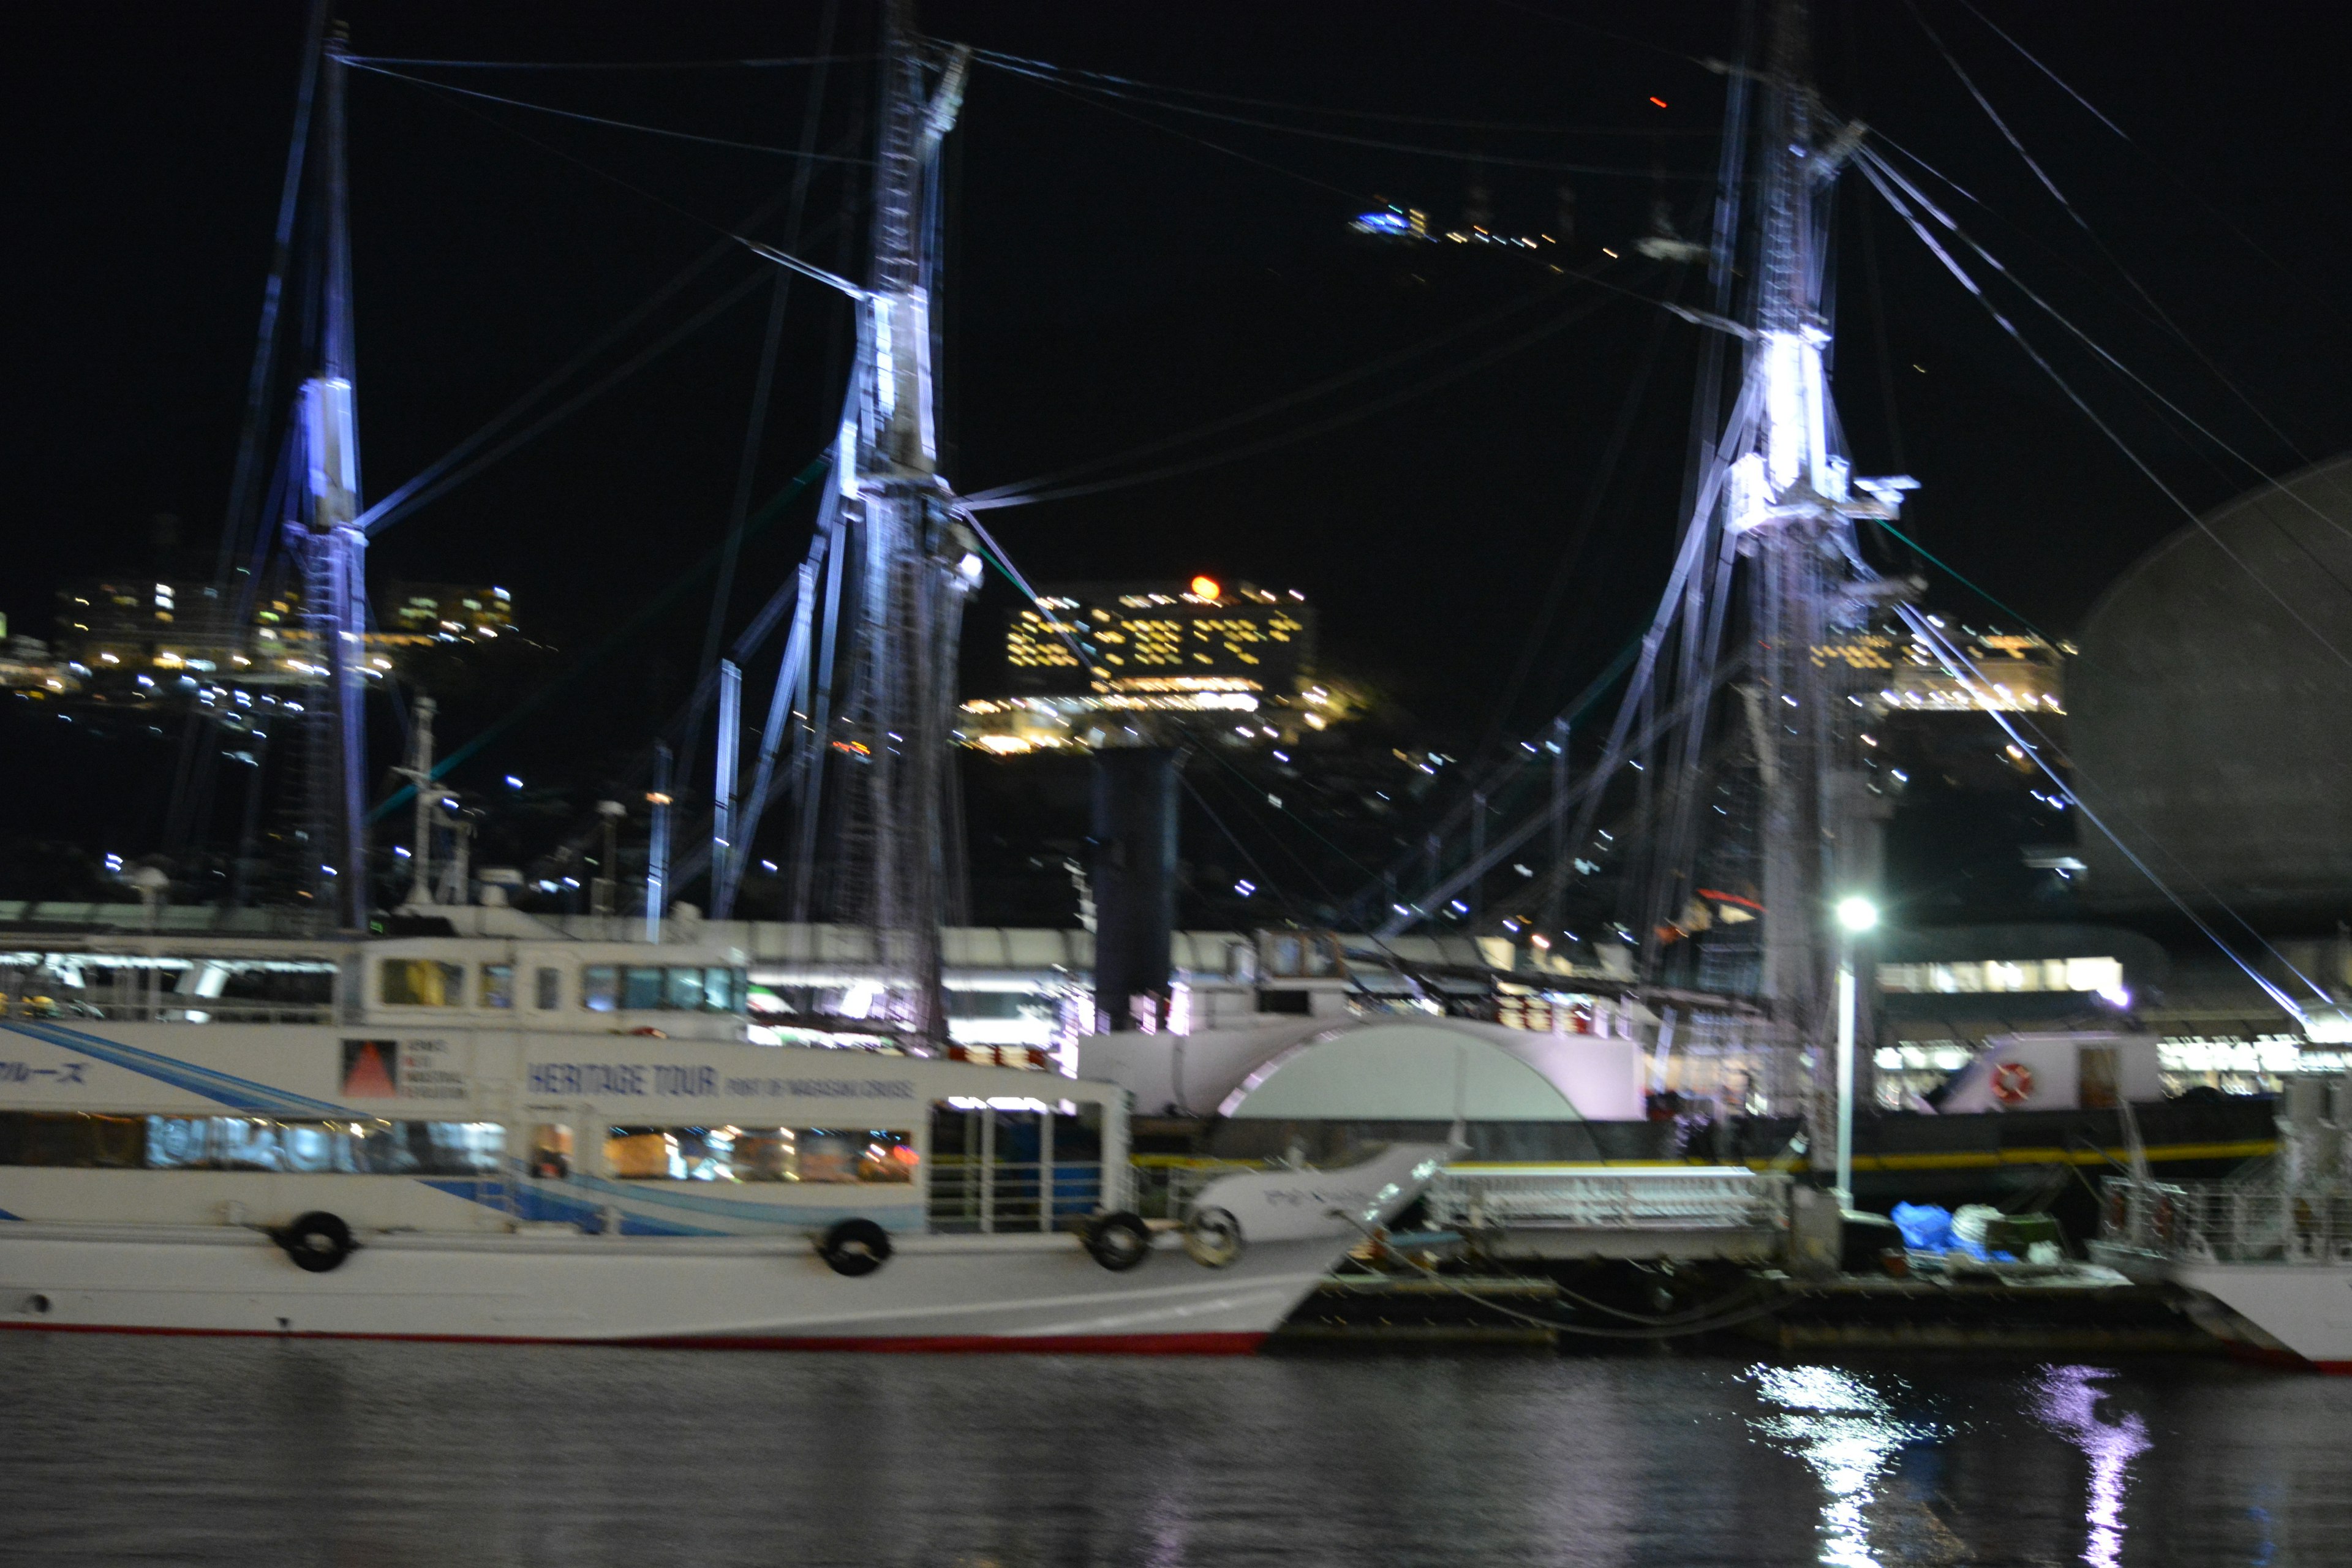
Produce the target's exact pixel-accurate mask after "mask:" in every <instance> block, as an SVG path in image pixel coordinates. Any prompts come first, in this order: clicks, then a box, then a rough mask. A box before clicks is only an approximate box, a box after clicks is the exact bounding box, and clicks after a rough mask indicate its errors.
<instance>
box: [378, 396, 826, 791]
mask: <svg viewBox="0 0 2352 1568" xmlns="http://www.w3.org/2000/svg"><path fill="white" fill-rule="evenodd" d="M832 467H833V447H832V446H831V444H830V443H828V444H827V445H826V446H825V447H824V449H823V450H822V451H820V452H818V453H817V455H816V457H815V458H814V459H812V460H811V461H810V463H809V465H808V467H806V468H803V469H802V470H801V471H800V472H799V473H798V474H796V475H794V476H793V479H792V480H791V482H790V483H788V484H786V485H785V486H784V488H783V489H780V490H778V491H777V492H776V493H775V494H774V495H773V496H772V497H770V498H769V500H768V503H767V504H766V505H765V506H763V507H761V509H760V510H759V511H758V512H756V513H754V514H753V516H752V518H751V521H750V522H749V523H747V524H746V525H745V527H744V536H745V537H746V538H747V539H748V538H751V537H754V536H756V535H758V534H760V533H762V532H764V531H766V530H767V529H768V528H769V526H770V525H772V523H774V522H775V521H776V520H777V519H779V518H781V517H782V515H783V514H784V511H785V510H786V509H787V508H788V507H790V506H791V505H792V503H793V501H794V500H798V499H799V498H800V495H801V492H802V491H803V490H805V489H808V487H809V486H810V485H812V484H814V483H815V482H816V481H817V480H819V479H822V478H823V477H824V473H825V471H826V470H827V469H828V468H832ZM718 559H719V547H718V546H717V545H713V546H711V548H710V549H709V550H707V551H705V552H703V553H702V554H701V556H700V557H698V559H697V560H696V561H695V562H694V563H692V564H690V565H688V567H687V569H686V570H685V571H683V572H681V573H679V574H677V576H676V577H674V578H672V579H671V580H670V581H669V583H668V584H667V586H665V587H664V588H663V589H662V590H661V592H659V593H658V594H656V595H654V596H653V597H652V598H651V599H648V600H646V603H645V604H644V605H640V606H639V607H638V608H637V610H636V613H635V614H634V615H632V616H630V617H629V618H628V619H627V620H625V621H624V622H622V623H621V624H620V625H619V626H615V627H614V628H613V630H612V631H611V632H609V633H607V634H606V635H605V637H604V640H603V641H601V642H599V643H598V644H597V645H596V646H595V647H592V648H590V649H589V650H588V651H587V652H586V653H585V654H583V655H582V656H581V657H580V658H577V659H574V660H573V661H572V663H571V664H570V665H569V666H568V667H567V668H565V669H564V671H563V673H562V675H560V676H558V677H557V678H556V679H553V680H551V681H550V682H548V683H547V684H546V685H544V686H542V687H541V688H539V689H537V690H536V691H534V692H532V693H531V694H530V697H528V698H526V699H525V700H523V701H522V702H521V703H520V704H518V705H517V706H516V707H515V708H513V709H512V710H509V711H508V712H506V713H504V714H501V715H500V716H499V720H498V721H497V722H496V723H494V724H492V725H490V726H489V727H488V729H486V730H484V731H482V732H481V733H480V734H478V735H476V736H475V737H474V738H473V739H472V740H470V741H468V742H466V743H465V744H464V745H462V746H459V747H457V749H456V750H455V751H452V752H449V753H448V754H447V755H446V756H445V757H443V758H441V759H440V760H439V761H438V762H436V763H434V764H433V772H432V773H431V774H430V775H429V777H431V778H433V779H440V778H444V777H446V776H447V775H448V773H449V772H450V770H451V769H453V768H455V767H456V766H457V764H458V763H462V762H465V761H466V760H467V759H468V758H470V757H472V756H473V755H474V754H475V753H476V752H479V751H481V750H482V749H483V748H484V747H486V746H488V744H489V743H490V742H492V741H494V740H496V739H498V737H499V736H500V735H502V734H504V733H505V732H506V731H509V730H511V729H513V728H514V727H515V726H516V725H517V724H519V723H520V722H521V721H523V720H524V719H526V718H528V717H529V716H530V714H532V713H534V712H536V711H538V710H540V709H541V708H543V707H545V706H546V705H547V703H548V702H549V701H550V700H551V699H552V698H553V697H554V696H555V695H556V694H557V693H558V692H560V691H562V690H565V689H568V688H569V687H570V686H571V685H572V683H573V682H574V681H576V680H578V679H580V678H581V677H582V676H583V675H586V674H587V673H589V672H590V671H591V670H593V669H594V668H596V667H597V666H598V665H600V664H602V663H603V662H604V660H605V659H607V658H610V657H612V655H613V653H614V650H615V649H617V648H618V647H621V645H622V644H623V643H625V642H626V641H627V640H628V639H629V638H630V637H635V635H636V634H637V633H638V632H640V631H642V630H643V629H644V628H645V626H646V624H647V623H648V622H650V621H651V620H653V618H654V617H655V616H658V615H660V614H661V613H662V612H663V611H664V610H667V608H669V606H670V605H673V604H675V603H677V599H678V597H679V595H682V594H684V593H685V592H686V590H687V589H688V588H690V587H692V586H693V585H694V584H695V583H697V582H698V581H699V580H700V578H701V576H702V574H704V573H705V572H708V571H709V570H710V569H711V568H712V567H713V566H714V565H716V564H717V563H718ZM415 794H416V784H415V782H414V781H412V782H411V783H408V784H403V785H402V786H401V787H400V788H398V789H396V790H394V792H393V793H392V794H391V795H389V796H387V797H386V798H385V799H384V800H383V802H382V803H381V804H379V805H377V806H376V807H375V809H374V810H373V811H371V812H369V813H368V815H367V819H368V820H369V821H370V822H380V821H382V820H383V818H384V817H386V816H390V815H391V814H392V813H394V812H395V811H397V810H399V809H400V808H401V806H402V805H405V804H406V803H407V802H408V801H409V800H410V799H412V798H413V797H414V796H415Z"/></svg>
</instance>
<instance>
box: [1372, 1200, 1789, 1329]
mask: <svg viewBox="0 0 2352 1568" xmlns="http://www.w3.org/2000/svg"><path fill="white" fill-rule="evenodd" d="M1330 1212H1331V1213H1332V1214H1333V1215H1338V1216H1339V1218H1341V1219H1344V1220H1346V1221H1347V1222H1348V1223H1349V1224H1350V1225H1352V1226H1355V1227H1356V1228H1357V1229H1358V1230H1360V1231H1362V1232H1363V1233H1364V1235H1365V1237H1367V1238H1368V1239H1370V1240H1372V1241H1375V1242H1377V1241H1380V1240H1381V1236H1380V1235H1379V1234H1378V1233H1377V1232H1375V1231H1374V1230H1373V1229H1371V1227H1370V1226H1366V1225H1364V1224H1363V1223H1362V1222H1361V1221H1360V1220H1358V1219H1357V1218H1356V1217H1355V1216H1354V1215H1350V1214H1349V1213H1348V1212H1347V1211H1346V1210H1344V1209H1333V1210H1331V1211H1330ZM1396 1256H1398V1257H1400V1258H1403V1259H1404V1260H1405V1261H1406V1262H1407V1263H1410V1264H1412V1266H1413V1267H1414V1268H1418V1269H1420V1270H1421V1271H1422V1272H1423V1274H1425V1275H1427V1276H1428V1277H1429V1278H1430V1279H1431V1280H1432V1281H1433V1282H1434V1283H1436V1284H1438V1285H1442V1286H1444V1288H1445V1289H1448V1290H1451V1291H1453V1292H1454V1294H1455V1295H1457V1296H1460V1297H1462V1298H1463V1299H1464V1300H1467V1301H1471V1302H1473V1303H1475V1304H1476V1305H1478V1306H1481V1307H1484V1308H1486V1310H1489V1311H1492V1312H1499V1313H1501V1314H1502V1315H1503V1316H1504V1317H1506V1318H1516V1319H1517V1320H1518V1321H1521V1322H1523V1323H1532V1324H1534V1325H1535V1326H1536V1327H1538V1328H1539V1329H1549V1330H1550V1331H1554V1332H1556V1333H1562V1334H1578V1335H1581V1336H1582V1337H1584V1338H1586V1339H1595V1340H1673V1339H1685V1338H1688V1337H1689V1336H1691V1335H1694V1334H1706V1333H1714V1332H1716V1331H1718V1330H1722V1329H1728V1328H1735V1327H1737V1326H1738V1325H1739V1324H1741V1323H1745V1322H1751V1321H1754V1320H1756V1319H1758V1318H1764V1317H1769V1316H1770V1315H1771V1314H1773V1313H1774V1312H1778V1311H1781V1310H1785V1309H1787V1308H1788V1307H1789V1306H1790V1298H1789V1297H1786V1296H1775V1297H1773V1298H1772V1299H1771V1300H1767V1301H1762V1302H1759V1303H1758V1304H1757V1305H1755V1306H1753V1307H1749V1308H1748V1309H1746V1310H1741V1311H1738V1312H1733V1313H1730V1314H1728V1315H1727V1316H1725V1317H1721V1318H1717V1319H1713V1320H1711V1321H1709V1320H1696V1319H1687V1318H1686V1317H1682V1316H1677V1317H1675V1318H1668V1319H1654V1320H1652V1325H1653V1326H1651V1327H1648V1328H1638V1329H1606V1328H1598V1327H1595V1326H1592V1325H1591V1324H1586V1323H1571V1322H1570V1321H1568V1320H1567V1319H1565V1318H1557V1317H1549V1316H1543V1315H1539V1314H1538V1313H1534V1312H1522V1311H1520V1310H1518V1309H1517V1307H1506V1306H1505V1305H1503V1303H1501V1302H1500V1301H1496V1300H1492V1299H1491V1298H1489V1297H1486V1296H1481V1295H1479V1294H1477V1293H1476V1292H1475V1291H1472V1290H1467V1289H1464V1288H1463V1287H1461V1286H1459V1285H1456V1284H1455V1283H1454V1281H1453V1280H1451V1279H1447V1278H1446V1277H1445V1276H1444V1275H1443V1274H1440V1273H1439V1272H1438V1271H1437V1270H1436V1269H1434V1268H1431V1267H1430V1266H1429V1265H1428V1264H1426V1263H1423V1261H1421V1259H1419V1258H1414V1257H1412V1255H1411V1254H1410V1253H1404V1252H1400V1253H1398V1254H1396ZM1562 1294H1565V1295H1570V1296H1573V1295H1574V1292H1573V1291H1563V1292H1562ZM1578 1299H1579V1300H1582V1298H1578ZM1587 1304H1588V1305H1598V1303H1597V1302H1588V1303H1587ZM1603 1310H1614V1309H1607V1308H1604V1309H1603ZM1618 1315H1619V1316H1620V1317H1624V1316H1630V1315H1631V1314H1627V1313H1619V1314H1618Z"/></svg>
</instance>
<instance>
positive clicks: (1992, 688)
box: [1813, 617, 2074, 716]
mask: <svg viewBox="0 0 2352 1568" xmlns="http://www.w3.org/2000/svg"><path fill="white" fill-rule="evenodd" d="M1930 621H1931V624H1934V625H1936V626H1939V627H1941V626H1943V623H1942V622H1941V621H1940V620H1937V619H1935V618H1934V617H1930ZM1951 629H1957V630H1958V633H1959V636H1958V637H1955V638H1954V639H1953V642H1954V646H1955V647H1957V648H1958V651H1959V653H1960V655H1961V657H1962V658H1963V660H1964V661H1965V662H1966V664H1967V665H1968V667H1969V668H1968V669H1967V670H1966V671H1965V672H1964V673H1961V674H1958V675H1956V674H1954V673H1952V672H1951V671H1950V670H1948V668H1945V666H1944V663H1943V661H1942V660H1941V659H1939V658H1937V657H1936V655H1935V654H1933V653H1932V652H1930V651H1929V650H1928V649H1927V647H1923V646H1922V645H1921V644H1920V643H1919V642H1918V641H1917V639H1916V638H1914V637H1911V636H1910V635H1909V634H1908V633H1907V632H1901V631H1896V632H1893V633H1889V632H1887V631H1884V630H1878V629H1873V630H1869V631H1865V632H1863V633H1860V634H1858V635H1856V636H1853V637H1849V638H1847V639H1846V640H1844V641H1843V642H1836V643H1827V644H1822V645H1821V646H1819V647H1815V648H1814V649H1813V663H1814V664H1815V665H1817V666H1822V667H1824V668H1826V667H1829V666H1832V665H1836V664H1843V665H1844V666H1845V667H1846V668H1849V669H1851V670H1853V671H1854V672H1855V673H1856V674H1857V675H1859V676H1860V677H1861V678H1862V679H1863V682H1864V689H1865V693H1866V696H1867V698H1868V700H1869V701H1870V702H1871V705H1872V706H1873V707H1874V709H1875V710H1877V711H1879V712H1882V713H1887V712H1908V713H2036V714H2045V715H2060V716H2063V714H2064V713H2065V711H2066V701H2065V695H2066V692H2065V657H2066V656H2067V655H2069V654H2071V653H2072V652H2073V651H2074V649H2073V647H2072V645H2070V644H2066V643H2052V642H2049V641H2047V640H2045V639H2044V638H2042V637H2036V636H2034V635H2032V634H2031V633H2018V632H2000V631H1990V630H1985V631H1979V630H1977V629H1975V628H1973V627H1968V626H1961V627H1958V628H1947V630H1948V631H1949V630H1951ZM1873 685H1874V686H1875V687H1876V689H1875V691H1870V690H1869V689H1868V688H1869V687H1871V686H1873Z"/></svg>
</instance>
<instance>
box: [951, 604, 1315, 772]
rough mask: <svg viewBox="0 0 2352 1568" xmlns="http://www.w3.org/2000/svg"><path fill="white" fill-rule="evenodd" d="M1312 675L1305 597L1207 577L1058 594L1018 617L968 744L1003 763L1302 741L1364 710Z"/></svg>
mask: <svg viewBox="0 0 2352 1568" xmlns="http://www.w3.org/2000/svg"><path fill="white" fill-rule="evenodd" d="M1314 665H1315V612H1314V610H1313V609H1312V608H1311V607H1310V606H1309V605H1307V599H1306V595H1304V594H1301V593H1299V592H1298V591H1297V589H1290V590H1287V591H1284V592H1279V593H1277V592H1276V591H1274V590H1271V589H1265V588H1259V587H1255V586H1253V585H1251V584H1246V583H1243V584H1234V586H1232V587H1230V588H1229V587H1226V586H1225V585H1223V584H1220V583H1218V582H1217V581H1216V580H1214V579H1213V578H1210V577H1195V578H1192V580H1191V581H1190V582H1189V583H1184V584H1084V585H1074V586H1068V587H1060V588H1055V589H1052V590H1049V591H1048V592H1046V593H1045V594H1044V595H1042V596H1041V597H1040V598H1039V600H1038V602H1037V604H1036V605H1033V606H1030V607H1027V608H1024V609H1020V610H1016V611H1014V612H1013V615H1012V616H1011V618H1010V620H1009V621H1008V622H1007V624H1006V626H1005V633H1004V666H1005V668H1004V680H1003V695H1001V696H996V697H987V698H976V699H974V700H971V701H968V702H966V703H964V704H963V707H962V709H961V711H960V712H959V714H958V726H957V731H958V738H959V739H960V740H961V742H962V743H963V744H965V745H968V746H972V747H976V748H978V749H980V750H982V751H988V752H996V753H998V754H1000V755H1011V754H1015V753H1019V752H1030V751H1035V750H1041V749H1052V748H1056V747H1065V746H1066V747H1071V748H1075V749H1078V750H1087V751H1091V750H1096V749H1099V748H1101V747H1104V746H1115V745H1133V744H1137V743H1139V740H1143V739H1145V738H1146V737H1149V736H1153V735H1158V734H1160V733H1163V732H1164V731H1168V730H1170V729H1171V728H1181V729H1182V730H1184V731H1186V732H1187V733H1189V734H1193V735H1202V734H1206V735H1219V734H1223V735H1224V736H1226V737H1227V738H1228V739H1231V740H1234V741H1236V742H1241V743H1256V744H1265V743H1269V742H1281V741H1284V740H1286V739H1287V740H1292V741H1295V740H1297V737H1298V732H1299V731H1301V730H1302V729H1304V730H1308V731H1316V730H1322V729H1325V728H1327V727H1328V726H1329V725H1330V724H1333V723H1337V722H1339V721H1340V720H1342V719H1345V718H1347V717H1349V715H1350V714H1351V713H1352V712H1353V711H1355V710H1357V709H1358V708H1359V707H1360V700H1359V699H1358V698H1357V697H1356V696H1355V695H1354V694H1353V693H1352V692H1351V691H1349V689H1346V688H1343V687H1341V686H1339V684H1338V683H1336V682H1331V681H1318V680H1317V679H1315V675H1314Z"/></svg>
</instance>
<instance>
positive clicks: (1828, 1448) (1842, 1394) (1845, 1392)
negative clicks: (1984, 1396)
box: [1748, 1366, 1940, 1568]
mask: <svg viewBox="0 0 2352 1568" xmlns="http://www.w3.org/2000/svg"><path fill="white" fill-rule="evenodd" d="M1748 1381H1750V1382H1751V1383H1753V1384H1755V1385H1756V1392H1757V1393H1758V1394H1760V1395H1761V1396H1762V1397H1763V1398H1765V1399H1766V1400H1768V1401H1769V1402H1770V1403H1771V1404H1774V1405H1779V1406H1780V1411H1779V1412H1776V1413H1774V1414H1772V1415H1762V1416H1750V1417H1749V1418H1748V1425H1749V1426H1753V1427H1754V1428H1755V1429H1756V1430H1757V1431H1758V1432H1759V1433H1761V1434H1762V1435H1763V1436H1766V1437H1769V1438H1771V1439H1772V1440H1774V1441H1775V1442H1778V1443H1782V1444H1785V1445H1787V1446H1788V1447H1789V1448H1790V1450H1791V1451H1792V1452H1794V1453H1795V1454H1796V1456H1797V1457H1798V1458H1801V1459H1802V1460H1804V1461H1805V1463H1806V1464H1807V1465H1808V1466H1810V1467H1811V1468H1812V1471H1813V1474H1814V1475H1815V1476H1816V1477H1818V1478H1819V1479H1820V1480H1821V1483H1822V1492H1823V1493H1825V1494H1826V1495H1825V1496H1824V1498H1823V1500H1822V1525H1821V1542H1822V1546H1821V1561H1822V1562H1823V1563H1829V1564H1832V1565H1833V1568H1879V1564H1878V1559H1877V1558H1875V1557H1874V1556H1872V1555H1871V1552H1870V1523H1869V1520H1868V1518H1867V1516H1866V1512H1865V1510H1866V1509H1867V1507H1868V1505H1869V1503H1870V1501H1871V1499H1872V1496H1873V1494H1874V1491H1875V1489H1876V1486H1877V1482H1878V1479H1879V1478H1880V1477H1881V1476H1883V1475H1885V1473H1886V1471H1887V1470H1888V1469H1889V1468H1891V1467H1892V1465H1893V1463H1894V1459H1895V1455H1896V1454H1897V1453H1899V1452H1900V1451H1901V1450H1902V1448H1903V1447H1904V1446H1905V1445H1906V1444H1908V1443H1916V1442H1921V1441H1925V1440H1927V1439H1931V1438H1934V1437H1936V1436H1939V1435H1940V1434H1939V1433H1938V1432H1937V1429H1936V1428H1934V1427H1932V1426H1922V1425H1919V1424H1917V1423H1916V1422H1910V1421H1906V1420H1903V1419H1901V1418H1900V1417H1898V1416H1897V1415H1895V1410H1894V1407H1893V1406H1892V1405H1889V1404H1888V1403H1887V1401H1886V1399H1885V1396H1884V1395H1882V1394H1880V1393H1879V1392H1878V1391H1877V1390H1876V1389H1874V1388H1873V1387H1871V1386H1870V1385H1869V1384H1866V1383H1864V1382H1863V1381H1862V1379H1861V1378H1859V1377H1857V1376H1855V1375H1854V1374H1853V1373H1850V1372H1845V1371H1842V1370H1840V1369H1839V1368H1836V1367H1829V1366H1757V1367H1751V1368H1749V1369H1748Z"/></svg>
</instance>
